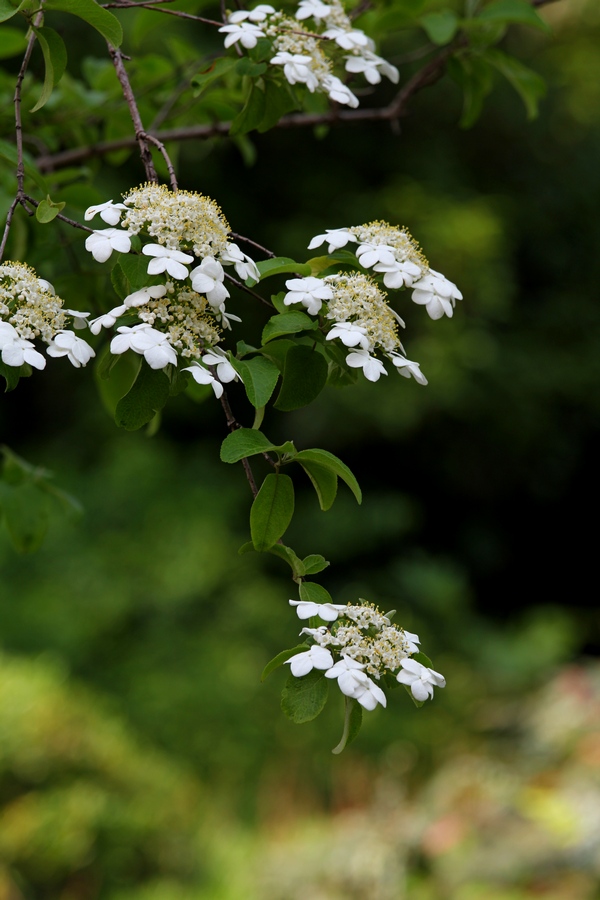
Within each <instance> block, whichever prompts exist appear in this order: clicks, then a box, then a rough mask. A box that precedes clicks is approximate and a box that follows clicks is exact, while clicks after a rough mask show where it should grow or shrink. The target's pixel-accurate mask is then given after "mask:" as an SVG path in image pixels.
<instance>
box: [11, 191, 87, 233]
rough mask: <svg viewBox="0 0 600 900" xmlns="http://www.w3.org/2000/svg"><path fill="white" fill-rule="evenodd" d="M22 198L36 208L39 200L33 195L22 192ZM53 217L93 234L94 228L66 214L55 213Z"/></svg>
mask: <svg viewBox="0 0 600 900" xmlns="http://www.w3.org/2000/svg"><path fill="white" fill-rule="evenodd" d="M23 200H26V201H27V202H28V203H31V205H32V206H35V207H36V208H37V207H38V206H39V205H40V202H39V200H35V199H34V198H33V197H30V196H29V194H23ZM54 218H55V219H59V220H60V221H61V222H65V223H66V224H67V225H70V226H71V227H72V228H79V229H80V231H87V232H88V234H93V233H94V229H93V228H89V227H88V226H87V225H82V224H81V222H76V221H75V219H69V217H68V216H63V215H62V213H57V215H56V216H54Z"/></svg>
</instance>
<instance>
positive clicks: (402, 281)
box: [373, 260, 423, 290]
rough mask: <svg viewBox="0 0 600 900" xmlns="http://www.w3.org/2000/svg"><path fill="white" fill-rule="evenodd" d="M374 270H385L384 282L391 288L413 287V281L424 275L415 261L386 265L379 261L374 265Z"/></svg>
mask: <svg viewBox="0 0 600 900" xmlns="http://www.w3.org/2000/svg"><path fill="white" fill-rule="evenodd" d="M373 271H374V272H383V273H384V276H383V283H384V284H385V286H386V287H387V288H390V289H391V290H398V289H399V288H401V287H404V286H405V285H406V287H411V285H412V284H413V282H415V281H416V280H417V279H418V278H420V277H421V276H422V274H423V273H422V271H421V269H420V267H419V266H417V265H416V264H415V263H412V262H409V261H408V260H407V261H406V262H396V261H394V262H393V263H391V264H389V265H386V264H385V263H377V265H376V266H373Z"/></svg>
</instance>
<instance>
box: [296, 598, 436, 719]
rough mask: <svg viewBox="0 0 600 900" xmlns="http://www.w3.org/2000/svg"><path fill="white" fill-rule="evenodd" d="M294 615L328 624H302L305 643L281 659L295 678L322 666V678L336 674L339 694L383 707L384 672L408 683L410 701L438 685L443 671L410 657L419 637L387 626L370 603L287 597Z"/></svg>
mask: <svg viewBox="0 0 600 900" xmlns="http://www.w3.org/2000/svg"><path fill="white" fill-rule="evenodd" d="M290 605H292V606H295V607H296V611H297V613H298V617H299V618H300V619H308V618H310V617H313V616H318V617H319V618H321V619H322V620H323V621H325V622H327V623H329V624H328V625H320V626H318V627H317V628H303V629H302V631H301V632H300V633H301V634H304V635H306V636H307V638H308V641H309V642H310V646H309V647H308V649H307V650H305V651H302V652H301V653H296V654H295V655H294V656H292V657H291V658H290V659H288V660H287V663H288V664H289V666H290V669H291V672H292V675H294V676H295V677H296V678H301V677H302V676H304V675H307V674H308V673H309V672H311V671H312V670H313V669H320V670H322V671H324V673H325V677H326V678H335V679H337V683H338V686H339V688H340V690H341V692H342V693H343V694H345V695H346V696H347V697H351V698H353V699H354V700H357V701H358V702H359V703H360V704H361V706H363V707H364V708H365V709H368V710H371V709H375V707H376V706H377V704H381V705H382V706H386V704H387V699H386V695H385V693H384V692H383V690H382V688H381V687H380V683H385V681H384V676H392V677H393V678H395V679H396V681H397V682H398V683H399V684H404V685H407V686H409V687H410V690H411V693H412V695H413V697H414V698H415V700H419V701H423V700H426V699H427V698H428V697H433V689H434V687H444V686H445V684H446V680H445V678H444V677H443V675H440V673H439V672H436V671H435V670H434V669H431V668H429V667H427V666H425V665H423V664H422V663H420V662H418V660H416V659H413V658H412V657H413V656H414V655H415V654H417V653H419V652H420V651H419V646H418V645H419V643H420V640H419V637H418V635H416V634H411V632H410V631H405V630H404V629H402V628H399V627H398V626H396V625H392V623H391V621H390V617H389V616H386V615H384V614H383V613H381V612H380V610H378V609H377V607H375V606H374V605H373V604H371V603H366V602H364V601H361V603H360V605H356V606H353V605H351V604H348V605H345V606H344V605H340V604H334V603H324V604H318V603H313V602H305V601H298V600H290Z"/></svg>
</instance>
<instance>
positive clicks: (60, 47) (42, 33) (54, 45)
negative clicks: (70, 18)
mask: <svg viewBox="0 0 600 900" xmlns="http://www.w3.org/2000/svg"><path fill="white" fill-rule="evenodd" d="M33 30H34V31H35V34H36V37H37V39H38V42H39V45H40V47H41V49H42V53H43V55H44V66H45V73H44V84H43V87H42V93H41V95H40V99H39V100H38V102H37V103H36V104H35V106H34V107H33V108H32V109H31V110H30V112H32V113H33V112H37V111H38V109H41V108H42V106H44V104H45V103H46V102H47V101H48V98H49V97H50V94H51V93H52V90H53V88H54V85H55V84H58V82H59V81H60V79H61V78H62V76H63V74H64V71H65V69H66V67H67V48H66V47H65V44H64V41H63V39H62V38H61V36H60V35H59V34H58V32H56V31H54V29H53V28H34V29H33ZM54 215H56V213H55V214H54ZM52 218H54V216H53V217H52ZM39 221H42V220H41V219H40V220H39ZM45 221H46V222H50V221H51V219H46V220H45Z"/></svg>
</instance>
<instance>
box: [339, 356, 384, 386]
mask: <svg viewBox="0 0 600 900" xmlns="http://www.w3.org/2000/svg"><path fill="white" fill-rule="evenodd" d="M346 362H347V363H348V365H349V366H350V368H352V369H362V370H363V373H364V376H365V378H366V379H367V380H368V381H379V376H380V375H387V372H386V370H385V366H384V365H383V363H382V362H381V361H380V360H379V359H377V358H376V357H375V356H371V355H370V353H369V351H368V350H354V351H353V352H352V353H349V354H348V356H347V357H346Z"/></svg>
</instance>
